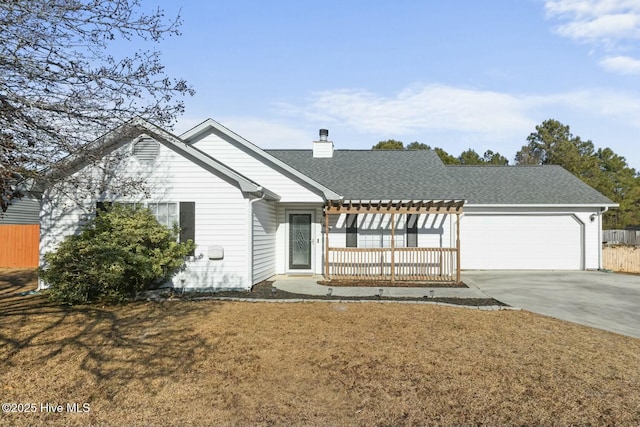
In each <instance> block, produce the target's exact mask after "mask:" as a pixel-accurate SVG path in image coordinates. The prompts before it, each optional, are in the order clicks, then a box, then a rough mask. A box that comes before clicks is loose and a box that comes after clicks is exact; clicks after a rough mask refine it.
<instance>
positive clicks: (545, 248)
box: [460, 213, 584, 270]
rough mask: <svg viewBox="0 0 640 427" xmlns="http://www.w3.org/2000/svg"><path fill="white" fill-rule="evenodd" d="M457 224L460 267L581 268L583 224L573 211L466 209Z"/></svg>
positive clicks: (512, 268)
mask: <svg viewBox="0 0 640 427" xmlns="http://www.w3.org/2000/svg"><path fill="white" fill-rule="evenodd" d="M460 225H461V233H460V237H461V255H460V261H461V264H462V268H463V269H482V270H514V269H515V270H581V269H583V268H584V264H583V257H584V255H583V252H584V249H583V248H584V244H583V227H584V224H583V223H582V221H581V220H580V219H579V218H578V217H576V216H575V215H573V214H561V213H559V214H546V215H545V214H538V215H536V214H517V215H514V214H492V215H487V214H484V215H474V214H470V213H467V214H465V216H464V217H463V218H462V220H461V223H460Z"/></svg>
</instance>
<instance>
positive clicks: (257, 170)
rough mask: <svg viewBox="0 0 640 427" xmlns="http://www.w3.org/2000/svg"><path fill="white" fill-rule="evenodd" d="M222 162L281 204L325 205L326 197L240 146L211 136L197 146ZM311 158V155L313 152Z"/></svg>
mask: <svg viewBox="0 0 640 427" xmlns="http://www.w3.org/2000/svg"><path fill="white" fill-rule="evenodd" d="M193 146H194V147H196V148H198V149H199V150H202V151H204V152H205V153H207V154H208V155H210V156H211V157H213V158H215V159H216V160H218V161H219V162H221V163H223V164H225V165H226V166H228V167H230V168H231V169H233V170H235V171H237V172H239V173H240V174H242V175H244V176H246V177H247V178H249V179H251V180H253V181H255V182H258V183H260V185H262V186H264V187H265V188H267V189H269V190H270V191H273V192H274V193H276V194H278V195H280V196H281V200H280V202H282V203H287V202H323V198H322V196H320V195H319V194H316V193H314V192H313V191H312V190H310V189H308V188H307V187H306V186H305V185H303V184H301V183H300V182H298V181H297V180H296V179H295V178H293V177H291V176H289V175H287V174H286V173H285V172H281V171H279V170H277V168H276V167H275V166H274V165H271V164H268V163H266V162H265V161H264V160H262V159H261V158H258V156H257V155H256V154H255V153H253V152H250V151H249V150H247V149H246V148H244V147H242V146H241V145H240V144H239V143H237V142H234V141H230V140H228V139H227V138H225V137H223V136H220V135H217V134H216V133H211V134H209V135H207V136H205V137H203V138H202V139H200V140H197V141H196V142H194V143H193ZM309 155H311V153H309Z"/></svg>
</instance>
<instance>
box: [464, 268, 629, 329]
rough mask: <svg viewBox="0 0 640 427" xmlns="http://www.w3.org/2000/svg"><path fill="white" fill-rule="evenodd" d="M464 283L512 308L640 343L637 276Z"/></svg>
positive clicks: (485, 277) (532, 275) (534, 276)
mask: <svg viewBox="0 0 640 427" xmlns="http://www.w3.org/2000/svg"><path fill="white" fill-rule="evenodd" d="M462 280H463V281H464V282H465V283H466V284H468V285H469V286H473V287H477V288H479V289H480V290H481V291H483V292H484V293H485V294H487V295H490V296H491V297H492V298H495V299H497V300H498V301H501V302H503V303H505V304H509V305H511V306H513V307H519V308H522V309H524V310H528V311H532V312H534V313H538V314H543V315H546V316H551V317H555V318H557V319H562V320H567V321H570V322H574V323H579V324H582V325H586V326H591V327H595V328H599V329H604V330H607V331H611V332H616V333H619V334H623V335H627V336H631V337H636V338H640V276H633V275H627V274H617V273H603V272H597V271H465V272H463V274H462Z"/></svg>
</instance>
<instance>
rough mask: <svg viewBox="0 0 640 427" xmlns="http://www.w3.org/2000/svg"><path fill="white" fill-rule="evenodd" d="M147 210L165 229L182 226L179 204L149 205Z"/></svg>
mask: <svg viewBox="0 0 640 427" xmlns="http://www.w3.org/2000/svg"><path fill="white" fill-rule="evenodd" d="M147 208H148V209H149V210H150V211H151V213H152V214H153V216H155V217H156V219H157V220H158V222H159V223H160V224H162V225H164V226H165V227H168V228H173V226H174V225H180V221H179V219H180V218H179V216H178V204H177V203H147Z"/></svg>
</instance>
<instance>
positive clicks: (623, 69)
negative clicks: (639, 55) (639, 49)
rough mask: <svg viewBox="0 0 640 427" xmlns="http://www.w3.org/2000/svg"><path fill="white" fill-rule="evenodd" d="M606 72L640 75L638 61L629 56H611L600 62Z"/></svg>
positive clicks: (639, 61) (639, 62)
mask: <svg viewBox="0 0 640 427" xmlns="http://www.w3.org/2000/svg"><path fill="white" fill-rule="evenodd" d="M600 65H601V66H602V67H604V68H605V69H606V70H607V71H611V72H614V73H618V74H630V75H634V74H637V75H640V60H637V59H635V58H631V57H629V56H612V57H608V58H605V59H603V60H602V61H600Z"/></svg>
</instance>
